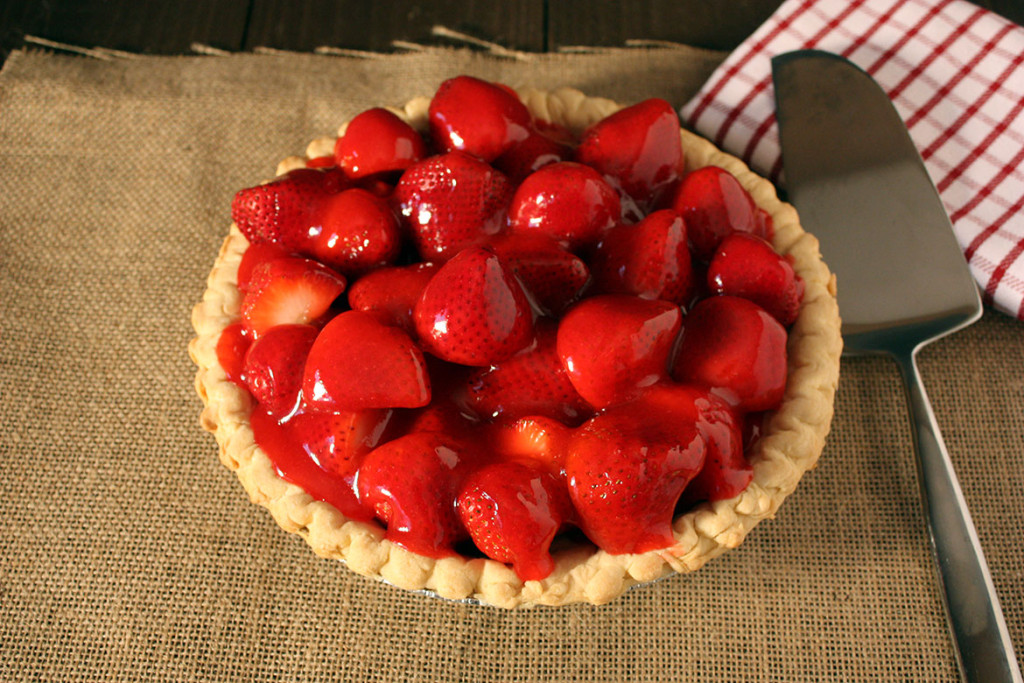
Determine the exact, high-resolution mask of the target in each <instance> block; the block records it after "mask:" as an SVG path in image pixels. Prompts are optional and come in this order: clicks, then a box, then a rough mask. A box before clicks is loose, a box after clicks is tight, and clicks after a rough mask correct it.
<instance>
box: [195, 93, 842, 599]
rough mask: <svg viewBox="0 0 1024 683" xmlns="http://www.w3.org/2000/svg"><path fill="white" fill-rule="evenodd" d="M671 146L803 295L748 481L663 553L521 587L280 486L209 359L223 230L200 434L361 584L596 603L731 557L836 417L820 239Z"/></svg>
mask: <svg viewBox="0 0 1024 683" xmlns="http://www.w3.org/2000/svg"><path fill="white" fill-rule="evenodd" d="M520 97H521V99H522V100H523V102H524V103H525V104H526V105H527V107H529V109H530V110H531V111H532V112H533V114H534V115H535V116H536V117H538V118H541V119H544V120H547V121H551V122H554V123H558V124H561V125H563V126H566V127H568V128H569V129H571V130H573V131H574V132H575V133H577V134H578V133H580V132H581V131H582V130H583V129H584V128H586V127H587V126H589V125H591V124H593V123H595V122H597V121H599V120H601V119H602V118H604V117H606V116H608V115H609V114H611V113H613V112H615V111H617V110H618V109H620V108H621V105H618V104H616V103H615V102H612V101H611V100H606V99H601V98H594V97H587V96H585V95H584V94H583V93H581V92H579V91H577V90H572V89H568V88H564V89H559V90H555V91H553V92H548V91H541V90H534V89H523V90H521V91H520ZM429 102H430V100H429V99H428V98H425V97H421V98H417V99H414V100H412V101H410V102H409V103H408V104H407V105H406V106H405V107H404V108H400V109H392V111H394V112H395V113H396V114H398V115H400V116H401V117H403V118H404V119H406V120H407V121H408V122H409V123H410V124H412V126H413V127H414V128H416V129H417V130H420V131H424V130H426V127H427V108H428V105H429ZM343 130H344V128H342V129H341V131H339V135H340V134H341V132H343ZM680 135H681V136H682V142H683V149H684V151H685V158H686V167H687V170H692V169H694V168H699V167H702V166H708V165H715V166H721V167H723V168H725V169H726V170H728V171H729V172H730V173H732V174H733V175H735V176H736V178H737V179H738V180H739V181H740V183H742V184H743V186H744V187H745V188H746V189H747V190H748V191H749V192H750V193H751V195H752V196H753V198H754V200H755V201H756V202H757V204H758V205H759V206H760V207H761V208H763V209H764V210H765V211H767V212H768V213H769V214H771V216H772V219H773V221H774V225H775V235H774V246H775V248H776V250H777V251H779V252H780V253H782V254H788V255H789V256H791V257H792V259H793V263H794V267H795V269H796V271H797V273H798V274H799V275H800V277H801V278H803V280H804V283H805V286H806V289H805V294H804V301H803V305H802V307H801V310H800V315H799V318H798V319H797V321H796V323H795V324H794V325H793V327H792V328H791V330H790V333H789V342H788V350H789V379H788V384H787V388H786V394H785V398H784V400H783V402H782V405H781V406H780V408H779V409H778V410H777V411H775V412H774V414H773V415H771V417H770V418H769V420H768V423H767V426H766V429H765V433H764V437H763V438H762V439H761V440H760V442H759V443H757V444H756V446H755V447H754V448H753V450H752V451H751V452H750V453H749V454H748V456H749V458H750V461H751V463H752V464H753V468H754V478H753V481H752V483H751V484H750V486H749V487H748V488H747V489H746V490H744V491H743V492H742V493H741V494H740V495H738V496H736V497H734V498H730V499H728V500H720V501H717V502H715V503H710V504H709V503H704V504H701V505H699V506H697V507H696V508H694V509H692V510H690V511H688V512H686V513H685V514H682V515H680V516H679V517H677V518H676V520H675V521H674V523H673V529H674V533H675V544H674V545H672V546H671V547H668V548H664V549H662V550H657V551H651V552H647V553H643V554H637V555H611V554H609V553H606V552H604V551H601V550H596V549H595V548H594V547H593V546H576V547H566V548H561V549H559V550H557V551H556V552H555V560H556V568H555V570H554V572H553V573H552V574H551V575H550V576H549V577H548V578H546V579H544V580H543V581H527V582H524V581H522V580H521V579H519V577H518V576H516V574H515V573H514V572H513V571H512V569H511V568H510V567H508V566H506V565H504V564H501V563H500V562H496V561H494V560H489V559H478V558H463V557H449V558H444V559H433V558H429V557H423V556H421V555H417V554H415V553H413V552H410V551H408V550H405V549H404V548H401V547H400V546H398V545H395V544H394V543H391V542H390V541H388V540H386V539H385V538H384V529H383V528H382V527H381V526H379V525H377V524H375V523H364V522H358V521H351V520H348V519H346V518H345V517H344V516H343V515H342V514H341V513H340V512H338V510H336V509H335V508H334V507H333V506H331V505H329V504H327V503H324V502H321V501H317V500H314V499H313V498H312V497H310V496H309V495H308V494H307V493H306V492H305V491H303V490H302V489H301V488H299V487H298V486H296V485H294V484H290V483H288V482H286V481H284V480H283V479H281V478H280V477H279V476H278V475H277V473H276V470H275V468H274V466H273V464H272V463H271V462H270V460H269V459H268V458H267V455H266V454H265V453H264V452H263V451H262V450H261V449H260V448H259V447H258V446H257V445H256V442H255V441H254V437H253V432H252V428H251V427H250V423H249V415H250V412H251V410H252V407H253V401H252V399H251V397H250V396H249V394H248V392H247V391H245V390H244V389H242V388H241V387H239V386H238V385H236V384H234V383H233V382H231V381H229V380H228V379H227V376H226V375H225V372H224V369H223V368H222V367H221V366H220V364H219V362H218V360H217V353H216V345H217V339H218V337H219V336H220V333H221V331H222V330H223V329H224V328H225V327H227V326H228V325H229V324H231V323H234V322H237V321H238V320H239V315H240V313H239V311H240V304H241V299H242V298H241V295H240V294H239V292H238V289H237V287H236V275H237V271H238V264H239V261H240V259H241V257H242V254H243V252H244V251H245V249H246V247H247V246H248V243H247V241H246V239H245V237H244V236H243V235H242V234H241V233H240V232H239V231H238V229H237V227H235V226H234V225H232V226H231V228H230V231H229V233H228V236H227V238H226V239H225V240H224V243H223V246H222V247H221V250H220V254H219V255H218V256H217V260H216V263H215V264H214V267H213V270H212V272H211V273H210V275H209V279H208V282H207V289H206V292H205V293H204V295H203V300H202V302H200V303H199V304H197V305H196V306H195V308H194V309H193V311H192V325H193V327H194V328H195V331H196V334H197V337H196V338H195V339H193V340H192V341H191V343H190V344H189V353H190V355H191V357H192V359H193V361H195V363H196V365H198V367H199V370H198V373H197V375H196V389H197V391H198V392H199V395H200V396H201V397H202V399H203V402H204V404H205V407H204V409H203V411H202V416H201V424H202V426H203V427H204V428H205V429H207V430H209V431H210V432H213V434H214V435H215V436H216V439H217V443H218V444H219V446H220V459H221V461H222V462H223V463H224V465H226V466H227V467H229V468H230V469H232V470H234V471H235V472H236V473H237V475H238V478H239V480H240V481H241V482H242V485H243V486H244V487H245V490H246V491H247V492H248V493H249V496H250V498H251V499H252V501H253V502H254V503H258V504H260V505H262V506H264V507H266V508H267V509H268V510H269V511H270V513H271V514H272V515H273V517H274V519H275V520H277V523H278V524H279V525H280V526H281V527H282V528H283V529H285V530H286V531H289V532H293V533H297V534H299V535H301V536H302V537H303V538H305V539H306V542H307V543H308V544H309V545H310V546H311V547H312V548H313V550H314V551H315V552H316V553H317V554H319V555H322V556H323V557H327V558H332V559H339V560H344V561H345V563H346V564H347V565H348V567H349V568H350V569H351V570H352V571H355V572H357V573H359V574H363V575H365V576H368V577H372V578H375V579H379V580H383V581H386V582H388V583H391V584H394V585H395V586H399V587H401V588H404V589H408V590H412V591H430V592H433V593H436V594H437V595H439V596H442V597H444V598H449V599H454V600H475V601H479V602H482V603H487V604H491V605H496V606H499V607H505V608H517V607H527V606H532V605H538V604H544V605H564V604H569V603H574V602H590V603H594V604H601V603H606V602H608V601H610V600H613V599H614V598H616V597H618V596H619V595H621V594H622V593H623V592H624V591H626V590H627V589H628V588H630V587H631V586H634V585H636V584H638V583H644V582H649V581H652V580H654V579H657V578H660V577H662V576H664V575H666V574H670V573H672V572H690V571H694V570H696V569H698V568H700V567H701V566H702V565H704V563H706V562H707V561H708V560H710V559H712V558H714V557H716V556H718V555H720V554H721V553H723V552H725V551H726V550H727V549H729V548H735V547H736V546H738V545H739V544H740V543H741V542H742V541H743V539H744V538H745V537H746V535H747V534H748V533H749V532H750V530H751V529H752V528H753V527H754V526H755V525H756V524H757V523H758V522H760V521H761V520H763V519H766V518H769V517H772V516H774V514H775V512H776V510H777V509H778V508H779V505H780V504H781V503H782V501H783V500H784V499H785V498H786V496H788V495H789V494H790V493H792V492H793V490H794V489H795V488H796V486H797V483H798V482H799V481H800V478H801V477H802V476H803V474H804V473H805V472H807V471H808V470H810V469H811V468H813V467H814V466H815V464H816V463H817V460H818V457H819V456H820V455H821V452H822V449H823V447H824V444H825V437H826V435H827V434H828V431H829V426H830V423H831V420H832V411H833V399H834V395H835V390H836V385H837V382H838V379H839V355H840V351H841V348H842V340H841V337H840V331H839V330H840V324H839V311H838V307H837V304H836V298H835V281H834V277H833V276H832V274H831V273H830V272H829V270H828V268H827V267H826V265H825V264H824V263H823V262H822V260H821V255H820V253H819V250H818V241H817V240H816V239H815V238H814V237H813V236H811V235H809V234H807V233H805V232H804V231H803V229H802V228H801V227H800V222H799V219H798V217H797V213H796V211H795V210H794V209H793V207H792V206H790V205H789V204H785V203H783V202H781V201H779V199H778V197H777V195H776V192H775V188H774V187H773V186H772V184H771V183H769V182H768V181H767V180H765V179H763V178H761V177H760V176H758V175H756V174H754V173H753V172H751V171H750V170H749V169H748V168H747V166H746V165H745V164H744V163H743V162H742V161H740V160H739V159H737V158H735V157H732V156H730V155H728V154H725V153H723V152H721V151H720V150H718V149H717V148H716V147H715V146H714V145H712V144H711V143H710V142H708V141H706V140H704V139H703V138H700V137H698V136H696V135H694V134H692V133H690V132H688V131H686V130H682V131H681V132H680ZM334 140H335V138H334V137H324V138H320V139H317V140H315V141H313V142H312V143H310V145H309V147H308V149H307V150H306V155H305V156H304V157H303V156H295V157H289V158H288V159H285V160H284V161H283V162H281V164H279V166H278V169H277V172H278V174H280V173H284V172H286V171H288V170H291V169H292V168H296V167H301V166H304V165H305V162H306V160H307V159H308V158H314V157H319V156H326V155H330V154H332V152H333V148H334ZM557 543H558V541H557V540H556V544H557Z"/></svg>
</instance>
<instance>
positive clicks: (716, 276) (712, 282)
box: [707, 233, 804, 325]
mask: <svg viewBox="0 0 1024 683" xmlns="http://www.w3.org/2000/svg"><path fill="white" fill-rule="evenodd" d="M707 280H708V289H709V290H711V291H712V292H714V293H715V294H731V295H733V296H740V297H743V298H744V299H750V300H751V301H753V302H754V303H756V304H757V305H758V306H760V307H761V308H763V309H765V310H766V311H768V312H769V313H771V314H772V315H773V316H775V319H776V320H778V321H779V322H780V323H782V324H783V325H792V324H793V322H794V321H796V316H797V314H798V313H799V312H800V302H801V301H802V300H803V295H804V283H803V280H801V279H800V277H799V276H798V275H797V274H796V272H795V271H794V270H793V265H792V264H791V263H790V262H789V261H788V260H787V259H785V258H784V257H782V256H780V255H779V254H778V253H776V252H775V250H774V249H773V248H772V245H771V244H769V243H768V242H766V241H764V240H763V239H761V238H760V237H757V236H755V235H750V234H747V233H734V234H732V235H729V236H728V237H726V238H725V239H724V240H722V242H721V244H719V245H718V249H717V250H716V251H715V255H714V257H713V258H712V259H711V263H710V264H708V273H707Z"/></svg>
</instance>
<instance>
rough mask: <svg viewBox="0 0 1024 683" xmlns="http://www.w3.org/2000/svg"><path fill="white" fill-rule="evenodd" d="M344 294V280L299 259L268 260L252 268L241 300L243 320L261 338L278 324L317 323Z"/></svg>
mask: <svg viewBox="0 0 1024 683" xmlns="http://www.w3.org/2000/svg"><path fill="white" fill-rule="evenodd" d="M343 291H345V278H344V277H342V276H341V275H339V274H337V273H335V272H334V271H333V270H331V269H330V268H328V267H327V266H324V265H322V264H320V263H317V262H316V261H313V260H310V259H304V258H299V257H294V256H293V257H287V258H280V259H276V260H273V261H266V262H264V263H261V264H260V265H258V266H256V267H255V268H253V271H252V276H251V277H250V279H249V291H248V292H246V294H245V298H244V299H242V321H243V322H244V323H245V326H246V328H248V329H249V330H251V331H252V332H253V333H254V334H255V335H256V336H259V335H261V334H263V333H264V332H266V331H267V330H269V329H270V328H271V327H274V326H275V325H305V324H307V323H315V322H318V321H319V319H320V318H321V316H323V315H324V314H325V313H326V312H327V310H328V309H329V308H330V307H331V304H332V303H333V302H334V300H335V299H337V298H338V296H339V295H340V294H341V293H342V292H343Z"/></svg>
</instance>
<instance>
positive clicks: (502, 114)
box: [428, 76, 532, 162]
mask: <svg viewBox="0 0 1024 683" xmlns="http://www.w3.org/2000/svg"><path fill="white" fill-rule="evenodd" d="M428 116H429V120H430V134H431V137H433V139H434V143H435V144H436V145H437V146H438V147H440V148H441V149H443V150H445V151H447V152H450V151H454V150H459V151H462V152H468V153H470V154H472V155H474V156H477V157H479V158H480V159H483V160H484V161H488V162H489V161H494V160H495V159H497V158H498V157H499V156H501V155H502V154H503V153H505V152H506V151H507V150H508V149H509V148H510V147H511V146H512V145H514V144H515V143H517V142H520V141H522V140H525V139H526V138H527V137H528V136H529V134H530V123H531V119H532V117H531V116H530V111H529V110H528V109H527V108H526V106H525V105H524V104H523V103H522V102H520V101H519V98H518V97H517V96H516V95H515V93H513V92H512V91H510V90H508V89H506V88H504V87H502V86H500V85H496V84H494V83H488V82H487V81H483V80H480V79H479V78H473V77H472V76H457V77H455V78H452V79H449V80H447V81H445V82H444V83H442V84H441V87H440V88H438V89H437V92H436V93H435V94H434V97H433V99H432V100H431V101H430V109H429V112H428Z"/></svg>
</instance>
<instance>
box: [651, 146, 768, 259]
mask: <svg viewBox="0 0 1024 683" xmlns="http://www.w3.org/2000/svg"><path fill="white" fill-rule="evenodd" d="M671 208H672V209H673V210H674V211H676V212H677V213H678V214H679V215H681V216H682V217H683V220H684V221H686V228H687V232H688V236H689V239H690V244H691V245H692V247H693V255H694V257H695V258H697V259H700V260H702V261H705V262H706V261H708V260H709V259H710V258H711V257H712V255H714V253H715V249H717V248H718V245H719V244H720V243H721V241H722V240H723V239H725V238H726V237H728V236H729V235H731V234H733V233H734V232H746V233H751V234H755V235H758V236H760V237H768V235H767V234H766V233H767V231H768V230H769V228H768V223H766V219H765V214H764V212H762V211H760V210H759V209H758V207H757V205H756V204H755V203H754V199H753V198H752V197H751V196H750V193H749V192H747V191H746V189H745V188H744V187H743V186H742V185H741V184H740V182H739V181H738V180H736V178H735V177H734V176H733V175H732V174H731V173H729V172H728V171H726V170H725V169H723V168H719V167H717V166H704V167H703V168H698V169H696V170H694V171H691V172H690V173H687V174H686V176H685V177H684V178H683V180H682V181H681V182H680V183H679V186H678V187H677V188H676V190H675V192H674V194H673V195H672V198H671Z"/></svg>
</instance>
